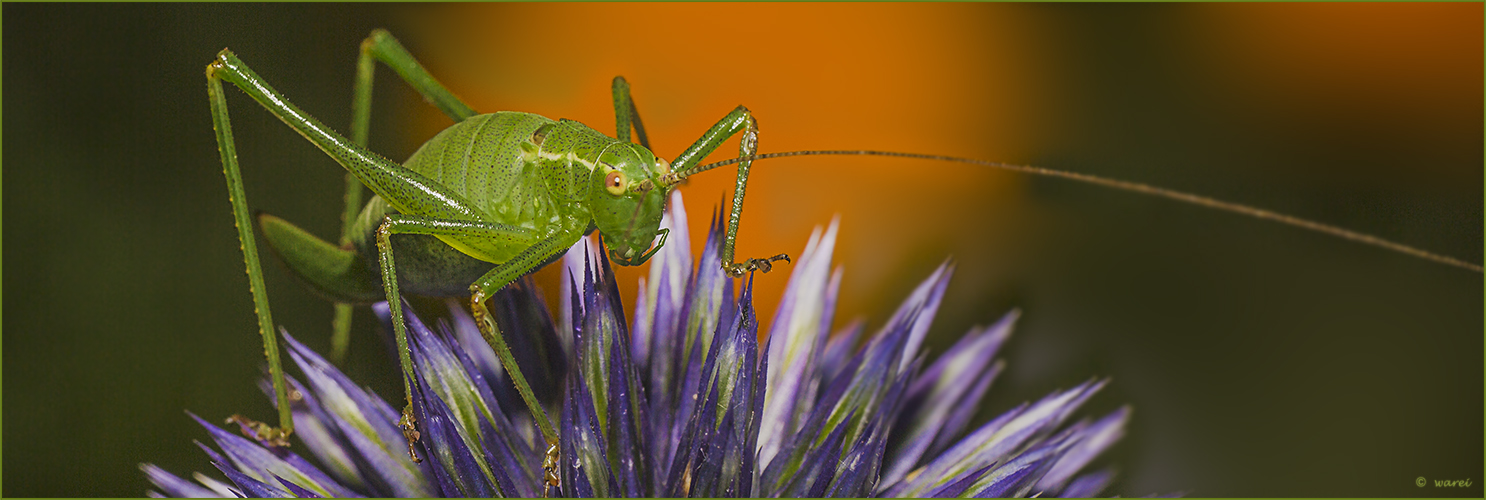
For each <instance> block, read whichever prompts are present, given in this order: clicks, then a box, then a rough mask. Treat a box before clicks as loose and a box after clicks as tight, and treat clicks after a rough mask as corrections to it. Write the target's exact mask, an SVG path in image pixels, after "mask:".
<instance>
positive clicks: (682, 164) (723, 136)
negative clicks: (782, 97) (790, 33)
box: [614, 93, 790, 278]
mask: <svg viewBox="0 0 1486 500" xmlns="http://www.w3.org/2000/svg"><path fill="white" fill-rule="evenodd" d="M627 94H628V93H626V96H625V97H628V95H627ZM631 106H633V105H631ZM614 107H615V109H619V107H620V106H619V105H618V104H616V105H615V106H614ZM739 132H742V133H743V135H742V137H740V138H739V141H738V156H739V157H740V158H749V159H747V160H743V161H740V162H738V183H737V185H736V186H735V187H734V189H733V208H732V211H731V213H730V214H729V215H728V229H727V234H726V236H725V237H724V239H723V242H722V256H721V257H722V269H723V270H724V271H726V272H727V273H728V276H732V277H734V278H737V277H740V276H743V275H744V274H747V273H748V272H749V271H754V270H759V271H763V272H766V273H767V272H769V271H770V270H771V269H773V268H774V266H773V263H774V262H776V261H780V260H782V261H785V262H789V261H790V260H789V255H786V254H779V255H775V256H773V257H768V258H763V259H747V260H744V261H743V262H737V261H736V260H734V259H733V248H734V247H735V246H736V244H737V241H738V221H739V219H741V218H742V216H743V194H744V193H745V192H746V191H747V190H748V170H749V167H751V166H752V165H753V160H752V156H753V154H754V153H755V152H757V151H758V121H757V120H755V119H754V118H753V113H751V112H749V111H748V108H745V107H743V106H738V107H737V108H736V109H733V111H732V112H731V113H728V115H727V116H725V117H723V119H722V120H720V121H718V122H717V124H715V125H713V126H712V128H711V129H708V130H707V133H706V134H703V135H702V138H700V139H697V142H695V143H693V144H692V145H691V147H689V148H686V151H684V152H682V153H681V154H680V155H678V156H677V157H676V161H675V162H673V163H672V168H673V171H672V173H669V174H666V175H664V176H661V184H663V185H667V186H671V185H675V184H676V183H678V182H681V180H682V179H685V178H687V177H688V176H691V175H692V174H695V173H696V172H691V171H688V170H689V169H691V168H692V167H695V166H696V164H697V162H699V161H701V159H702V158H706V157H707V155H708V154H710V153H712V151H713V150H715V149H717V147H718V146H720V145H721V144H722V142H723V141H725V140H727V139H728V138H729V137H732V136H733V135H734V134H737V133H739Z"/></svg>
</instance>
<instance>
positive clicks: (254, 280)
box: [206, 66, 294, 446]
mask: <svg viewBox="0 0 1486 500" xmlns="http://www.w3.org/2000/svg"><path fill="white" fill-rule="evenodd" d="M206 73H207V83H206V93H207V97H208V98H209V99H210V100H211V108H212V128H214V129H216V132H217V151H218V153H220V154H221V156H222V171H223V174H224V175H226V177H227V194H228V200H229V201H230V202H231V203H232V216H233V223H234V224H235V225H236V226H237V241H238V244H239V245H240V246H241V248H242V251H243V262H244V263H245V264H246V265H247V273H248V290H249V292H251V293H252V295H253V312H254V313H256V314H257V316H258V334H259V335H260V336H262V337H263V354H264V357H266V358H267V359H268V371H269V379H270V380H272V381H273V391H274V396H275V399H274V401H275V404H276V405H277V406H278V408H279V427H277V428H274V427H269V426H267V425H264V424H261V423H257V422H248V423H249V425H250V426H251V427H254V428H255V432H256V433H257V434H258V435H257V436H256V437H257V438H258V440H260V441H263V442H266V443H269V444H272V445H274V446H288V445H289V435H290V434H293V433H294V417H293V413H292V412H291V410H290V408H289V391H288V384H286V383H285V382H284V368H283V366H282V365H281V364H280V361H279V344H278V337H277V336H276V335H274V332H273V326H274V325H273V314H272V313H271V312H270V311H269V309H268V293H267V290H266V289H265V288H264V286H263V268H262V266H261V265H260V264H259V262H258V244H257V242H256V241H255V240H254V238H253V226H252V224H250V223H249V222H248V214H249V212H248V202H247V195H246V194H245V193H244V192H243V184H242V175H241V173H239V169H238V166H237V147H236V145H235V143H234V142H233V140H232V123H231V120H230V119H228V116H227V102H226V100H225V99H223V95H222V82H221V80H218V79H217V77H216V75H215V74H214V73H213V70H212V66H207V72H206ZM233 420H234V421H247V419H245V418H241V417H239V416H237V415H234V416H233ZM253 424H257V425H253Z"/></svg>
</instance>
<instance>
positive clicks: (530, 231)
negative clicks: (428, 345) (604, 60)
mask: <svg viewBox="0 0 1486 500" xmlns="http://www.w3.org/2000/svg"><path fill="white" fill-rule="evenodd" d="M377 61H380V62H382V63H383V64H386V65H387V66H388V67H390V68H392V69H393V70H394V71H395V72H396V73H397V74H398V75H400V76H401V77H402V79H403V80H404V81H406V82H407V83H408V84H409V85H411V86H412V87H413V88H414V89H415V90H417V92H418V93H420V94H421V95H422V96H423V97H424V98H425V99H426V100H428V101H429V102H430V103H432V104H433V105H435V106H436V107H438V108H439V109H440V110H442V111H443V112H444V113H445V114H446V115H448V116H449V117H450V118H452V119H453V120H454V121H455V123H454V125H452V126H450V127H449V128H447V129H445V130H444V131H442V132H440V133H439V134H438V135H437V136H435V137H434V138H433V139H431V140H429V141H428V142H427V143H425V144H424V145H423V146H422V147H421V148H420V149H419V150H418V151H417V152H415V153H414V154H413V155H412V156H411V157H410V158H409V159H408V160H407V161H406V162H404V163H402V164H398V163H396V162H392V161H389V160H387V159H385V158H383V157H381V156H379V155H377V154H376V153H373V152H371V151H369V150H367V149H366V148H365V145H366V137H367V128H368V123H369V116H370V115H369V112H370V102H371V98H370V96H371V82H372V74H373V70H374V67H375V64H376V62H377ZM206 75H207V83H208V85H207V90H208V94H209V97H210V99H211V109H212V118H213V125H214V126H215V128H216V132H217V141H218V147H219V150H220V153H221V158H222V164H223V168H224V170H225V174H226V177H227V184H228V190H229V194H230V196H231V203H232V207H233V212H234V216H235V218H236V219H235V220H236V223H237V229H238V236H239V238H240V242H241V244H242V249H243V254H244V260H245V262H246V266H247V273H248V276H249V282H250V286H251V292H252V295H253V300H254V305H255V307H256V310H257V315H258V322H259V331H260V334H261V335H262V337H263V342H264V350H265V353H266V356H267V358H268V364H269V369H270V376H271V378H272V381H273V386H274V390H275V395H276V398H277V402H278V408H279V418H280V427H277V428H275V427H270V426H268V425H267V424H261V423H256V422H254V423H253V427H254V428H255V429H256V432H257V436H256V437H257V438H258V439H259V440H261V441H264V442H266V443H270V444H273V445H280V446H282V445H287V444H288V441H287V438H288V436H289V435H290V434H291V433H292V432H293V421H292V418H291V416H290V405H289V399H290V394H289V391H288V387H287V385H286V383H285V381H284V374H283V370H282V367H281V364H280V361H279V356H278V347H277V343H276V336H275V335H274V334H273V326H274V325H273V320H272V317H271V315H270V312H269V304H268V300H267V294H266V292H265V290H264V285H263V277H262V271H261V267H260V264H259V261H258V257H257V247H256V243H255V241H254V233H253V229H252V227H251V225H250V224H251V222H250V220H249V217H248V213H249V212H248V208H247V202H246V200H245V198H244V193H243V188H242V181H241V178H240V175H239V171H238V166H237V160H236V154H235V152H234V144H233V139H232V131H231V126H230V123H229V120H228V114H227V107H226V102H225V100H224V95H223V92H222V85H221V82H222V81H227V82H229V83H232V84H233V85H236V86H237V87H238V88H239V89H241V90H242V91H243V92H245V93H247V94H248V95H249V96H251V97H252V98H253V99H254V100H256V101H258V103H259V104H261V105H263V106H264V107H265V108H267V109H268V110H269V112H270V113H272V114H274V115H275V116H277V117H278V118H279V119H281V120H282V121H284V123H286V124H287V125H289V126H290V127H291V128H293V129H295V130H296V131H297V132H299V133H300V134H301V135H302V136H304V137H305V138H306V139H308V140H310V142H312V143H314V144H315V145H316V146H317V147H319V148H320V149H321V150H323V151H324V152H325V153H326V154H328V155H330V156H331V157H332V158H333V159H335V160H336V161H337V162H338V163H340V164H341V165H342V166H343V167H345V168H346V169H347V171H348V172H349V173H348V175H347V186H348V190H347V198H346V212H345V218H344V221H345V222H344V227H343V231H342V234H341V238H340V241H339V242H338V243H330V242H326V241H323V240H320V239H318V238H315V237H314V236H311V235H309V234H308V233H306V232H304V231H302V230H300V229H298V228H297V227H295V226H293V225H291V224H289V223H287V222H285V221H282V220H280V219H277V218H274V217H271V216H260V217H259V218H258V219H259V220H258V222H259V224H260V225H261V227H262V230H263V233H264V235H265V237H266V238H267V239H268V241H269V243H270V246H271V247H272V248H274V249H275V250H276V253H277V254H278V255H280V257H281V258H282V259H283V260H284V261H285V263H286V264H287V265H288V267H289V268H290V269H291V270H292V271H293V272H294V273H295V274H297V275H298V276H299V277H300V278H301V279H302V280H303V281H305V282H306V283H309V284H310V286H312V287H314V288H315V289H316V290H317V291H319V292H320V293H321V294H322V295H325V296H327V297H329V298H331V299H332V300H334V301H336V303H337V306H336V307H337V321H336V324H335V331H336V339H337V340H336V342H335V343H336V345H338V346H342V345H344V337H345V335H346V332H347V331H348V330H349V311H350V309H349V308H350V304H354V303H366V302H373V301H378V300H387V301H388V304H389V308H390V310H391V314H392V323H393V325H394V335H395V338H396V342H397V351H398V357H399V361H400V362H401V365H402V370H403V376H404V396H405V397H407V398H409V399H411V388H410V386H409V385H408V383H409V381H410V380H412V377H413V368H412V361H411V358H410V352H409V350H408V344H407V334H406V331H405V326H404V324H403V319H402V307H401V301H400V299H399V297H400V293H401V291H404V290H405V291H408V292H411V293H415V294H422V295H438V296H463V295H466V294H468V295H469V296H470V309H471V312H472V313H473V316H474V318H475V320H476V323H477V324H478V325H479V328H480V332H481V333H482V334H483V335H484V337H485V339H486V341H487V342H489V343H490V344H491V346H492V348H493V349H494V350H495V352H496V353H497V355H498V356H499V357H500V359H501V363H502V364H503V365H504V366H505V367H506V369H507V370H508V371H509V374H510V376H511V379H512V382H513V383H514V384H515V386H516V388H517V390H518V392H519V393H520V394H521V397H522V399H523V400H524V401H525V403H526V405H527V406H528V408H529V409H530V410H531V413H532V416H533V419H534V420H535V421H536V423H537V426H538V427H539V428H540V430H541V433H542V434H543V436H544V437H545V438H546V439H547V440H548V442H549V443H556V442H557V433H556V430H555V429H554V428H553V427H552V424H551V421H550V420H549V419H548V418H547V416H546V413H545V412H544V411H543V409H542V407H541V405H540V404H539V403H538V402H537V400H536V398H535V397H534V395H533V394H532V392H531V389H530V388H529V386H528V384H527V383H526V381H525V379H524V377H523V376H522V374H521V371H520V369H519V367H518V366H517V365H516V363H515V361H514V358H513V356H512V355H511V353H510V350H509V349H508V348H507V347H506V345H505V342H504V340H503V337H502V334H501V332H500V331H499V328H498V327H497V325H496V322H495V320H494V318H492V316H491V314H490V312H489V310H488V309H487V308H486V306H485V299H486V298H488V297H490V296H491V295H492V294H494V293H495V292H496V291H498V290H500V289H501V288H503V287H505V286H506V285H508V284H510V283H511V282H513V281H515V280H516V279H518V278H520V277H521V276H523V275H526V274H528V273H531V272H533V271H535V270H537V269H539V268H541V267H542V266H544V265H546V264H547V263H549V262H552V261H553V260H555V259H556V258H558V257H559V256H561V255H562V253H563V252H564V251H565V250H566V249H567V248H569V247H570V246H571V245H572V244H573V243H575V242H577V241H578V240H579V239H580V238H582V237H584V236H585V235H588V234H590V233H592V232H593V231H595V230H597V231H598V232H599V233H600V235H601V237H602V238H603V240H604V242H605V244H606V246H607V247H608V249H609V252H610V256H611V258H612V260H613V261H614V262H617V263H619V264H621V265H629V266H633V265H640V264H643V263H644V262H645V261H647V260H648V259H649V258H650V256H651V255H653V254H654V253H655V252H656V251H657V250H658V249H659V248H660V247H661V246H662V245H664V244H665V236H666V230H664V229H661V228H660V227H659V224H660V219H661V213H662V211H663V209H664V204H665V200H666V199H667V194H668V192H669V191H670V190H671V189H674V188H675V187H676V186H677V185H678V184H679V183H680V182H681V181H682V180H684V179H686V178H687V177H689V176H691V175H695V174H697V173H700V172H703V171H706V170H710V169H713V168H717V167H721V166H726V165H731V164H737V183H736V189H735V192H734V198H733V203H732V206H731V211H730V214H729V218H728V223H727V227H726V236H725V239H724V240H723V247H722V254H721V257H722V262H723V264H722V265H723V267H724V269H725V270H726V271H727V273H728V274H729V275H731V276H734V277H738V276H742V275H744V274H746V273H748V272H751V271H754V270H761V271H765V272H767V271H769V270H770V268H771V267H772V263H773V262H775V261H779V260H786V261H787V260H788V257H787V256H785V255H782V254H781V255H775V256H772V257H768V258H763V259H743V260H742V261H735V259H734V255H733V251H734V248H735V243H736V238H737V231H738V224H739V219H740V217H741V214H742V206H743V198H744V193H745V191H746V187H747V181H748V173H749V167H750V166H751V163H752V162H753V161H755V160H759V159H766V158H770V157H777V156H798V155H877V156H896V157H905V158H917V159H928V160H937V161H953V162H961V163H972V164H978V165H984V166H991V167H996V168H1004V169H1010V170H1014V171H1019V172H1023V173H1030V174H1036V175H1045V176H1054V177H1062V178H1066V179H1071V180H1077V181H1081V182H1088V183H1094V184H1099V185H1103V186H1106V187H1112V188H1116V189H1122V190H1127V191H1134V192H1139V193H1144V194H1150V195H1156V196H1161V197H1166V198H1172V199H1175V200H1178V201H1183V202H1187V203H1191V204H1196V205H1202V206H1206V207H1209V208H1216V209H1220V210H1225V211H1230V212H1235V213H1240V214H1243V215H1248V216H1251V217H1257V218H1262V219H1269V220H1273V221H1277V222H1281V223H1285V224H1290V225H1295V226H1299V227H1302V228H1305V229H1310V230H1313V231H1318V232H1323V233H1327V234H1331V235H1334V236H1338V237H1342V238H1346V239H1350V240H1354V241H1358V242H1361V243H1366V244H1369V245H1374V246H1379V247H1382V248H1386V249H1389V250H1393V251H1396V252H1401V253H1405V254H1409V255H1412V256H1415V257H1419V258H1424V259H1427V260H1432V261H1435V262H1439V263H1444V264H1449V265H1452V266H1456V267H1461V268H1464V269H1468V270H1471V271H1475V272H1480V271H1481V267H1480V266H1479V265H1477V264H1473V263H1469V262H1464V261H1461V260H1457V259H1454V258H1450V257H1446V256H1441V255H1436V254H1432V253H1429V252H1426V251H1423V250H1419V249H1415V248H1412V247H1408V246H1404V245H1401V244H1398V243H1393V242H1389V241H1386V240H1382V239H1379V238H1376V237H1372V236H1368V235H1364V234H1360V233H1356V232H1352V231H1349V230H1345V229H1341V228H1338V227H1334V226H1328V225H1323V224H1319V223H1315V222H1311V221H1307V220H1303V219H1298V218H1294V217H1289V216H1285V215H1282V214H1277V213H1274V212H1270V211H1266V210H1263V209H1258V208H1254V207H1249V206H1244V205H1239V204H1235V203H1229V202H1223V201H1219V200H1214V199H1211V198H1206V197H1201V196H1196V195H1191V194H1186V193H1180V192H1176V191H1171V190H1166V189H1162V188H1157V187H1152V186H1147V185H1144V184H1137V183H1132V182H1126V181H1119V180H1113V179H1106V178H1101V177H1094V176H1090V175H1085V174H1078V173H1071V172H1064V171H1057V170H1050V169H1044V168H1039V167H1029V166H1018V165H1006V164H1000V163H993V162H985V161H980V160H970V159H964V158H953V157H945V156H936V155H921V154H910V153H894V152H883V151H864V150H854V151H797V152H786V153H770V154H757V149H758V125H757V122H756V120H755V119H754V117H753V115H752V114H751V113H750V112H749V110H748V109H747V108H744V107H742V106H739V107H738V108H736V109H734V110H733V111H732V112H730V113H728V114H727V115H726V116H725V117H723V118H722V119H721V120H719V121H718V122H717V123H716V124H715V125H713V126H712V128H711V129H709V130H707V131H706V133H705V134H703V135H702V137H701V138H700V139H698V140H697V141H696V142H695V143H694V144H692V145H691V146H690V147H688V148H687V149H686V150H685V151H683V152H681V153H680V154H679V155H677V156H676V157H675V158H674V159H673V160H672V161H671V162H667V161H666V160H664V159H661V158H660V157H658V156H656V155H655V154H654V153H652V152H651V151H650V147H649V144H648V140H647V138H646V135H645V129H644V126H643V124H642V123H641V121H640V117H639V114H638V110H637V108H636V106H635V103H634V101H633V99H632V98H631V97H630V91H629V86H628V84H627V83H626V82H625V81H624V79H623V78H620V77H616V78H615V79H614V82H613V87H612V90H613V101H614V109H615V115H616V125H617V130H616V132H617V134H616V136H615V137H613V138H611V137H608V136H605V135H603V134H601V133H599V132H597V131H595V130H593V129H591V128H588V127H587V126H585V125H582V124H579V123H577V122H573V121H569V120H557V121H554V120H550V119H548V118H544V117H541V116H538V115H533V114H527V113H515V112H499V113H493V114H476V113H475V112H474V110H472V109H470V107H469V106H467V105H465V104H464V103H463V102H461V101H460V100H459V99H458V98H456V97H455V96H454V95H453V94H452V93H451V92H450V91H448V90H447V89H445V88H444V87H443V86H442V85H441V84H439V83H438V82H437V81H436V80H435V79H434V78H433V77H432V76H431V75H429V74H428V73H427V71H425V70H424V69H423V67H422V66H421V65H420V64H419V63H418V62H417V61H416V60H415V59H414V58H413V57H412V56H411V55H410V54H409V53H408V52H407V51H406V50H405V49H403V47H402V46H401V45H400V44H399V43H398V42H397V41H396V40H395V39H394V38H393V37H392V36H391V35H389V34H388V33H387V32H385V31H382V30H376V31H373V32H372V34H371V35H370V36H369V37H368V38H367V39H366V40H365V41H364V42H363V43H362V45H361V55H360V59H359V61H358V72H357V78H356V83H355V98H354V101H353V119H352V126H351V137H352V138H351V139H348V138H346V137H343V136H341V135H339V134H337V133H336V132H334V131H332V130H331V129H329V128H328V127H326V126H324V125H323V124H321V123H320V122H319V121H317V120H316V119H314V118H313V117H311V116H309V115H308V114H306V113H304V112H303V111H301V110H300V109H299V108H297V107H295V106H294V105H293V104H291V103H289V101H287V100H286V99H284V98H283V97H282V96H281V95H280V94H278V93H277V92H276V91H275V90H273V88H272V87H271V86H269V85H268V84H267V83H266V82H265V81H264V80H263V79H261V78H259V77H258V75H256V74H255V73H254V72H253V71H252V70H251V69H249V68H248V67H247V66H246V65H244V64H243V63H242V62H241V61H240V60H238V58H237V57H236V56H235V55H234V54H232V53H231V52H230V51H227V50H223V51H222V52H221V53H220V54H218V56H217V58H216V59H214V60H213V61H212V62H211V63H210V64H209V65H208V66H207V68H206ZM631 130H633V131H634V136H635V139H636V140H637V141H638V144H634V143H632V141H631ZM735 135H736V136H740V141H739V142H740V146H739V156H738V157H737V158H735V159H732V160H727V161H723V162H717V163H713V164H708V165H698V163H699V162H700V161H701V160H702V159H703V158H705V157H707V155H708V154H710V153H712V152H713V151H714V150H715V149H716V148H718V147H719V146H720V145H721V144H722V143H723V142H725V141H727V140H728V139H730V138H731V137H733V136H735ZM363 184H364V185H365V186H367V187H368V188H370V189H371V191H372V192H373V193H375V194H376V196H375V197H373V198H372V199H371V200H369V201H367V202H366V203H365V204H363V203H362V201H361V199H360V193H361V185H363ZM393 236H396V238H394V237H393ZM657 237H659V240H657V239H656V238H657ZM386 276H396V277H397V279H383V278H384V277H386ZM235 418H236V417H235ZM402 419H403V420H402V425H403V430H404V434H405V436H406V437H407V438H408V447H409V452H410V453H413V444H414V443H415V442H416V440H417V439H418V431H417V426H416V422H415V421H414V418H413V413H412V410H411V404H409V406H407V407H405V409H404V410H403V417H402ZM242 420H243V421H247V420H246V419H242ZM556 449H557V448H556V447H555V446H550V447H549V451H548V460H547V461H546V462H547V464H549V465H548V466H547V467H550V466H555V465H551V464H555V463H556V456H555V453H556V451H555V450H556ZM415 458H416V455H415ZM548 472H549V474H548V478H549V481H551V480H553V478H555V476H553V475H551V474H550V472H551V470H549V471H548Z"/></svg>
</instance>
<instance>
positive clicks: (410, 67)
mask: <svg viewBox="0 0 1486 500" xmlns="http://www.w3.org/2000/svg"><path fill="white" fill-rule="evenodd" d="M377 61H382V64H386V65H387V66H388V67H390V68H392V70H393V71H394V72H396V73H397V74H398V76H400V77H402V79H403V81H405V82H407V83H408V85H410V86H412V87H413V89H414V90H416V91H418V93H419V94H420V95H422V96H423V98H424V99H426V100H428V102H431V103H434V105H435V106H437V107H438V108H439V109H440V110H442V111H443V112H444V114H447V115H449V118H452V119H454V121H456V122H457V121H463V120H464V119H465V118H469V117H471V116H474V115H475V111H474V110H473V109H470V107H469V106H468V105H466V104H465V103H464V102H463V101H460V100H459V98H458V97H455V96H454V94H453V93H452V92H449V90H448V89H446V88H444V86H443V85H442V84H440V83H439V82H438V80H435V79H434V78H433V76H432V75H429V74H428V71H427V70H425V69H423V65H422V64H419V63H418V60H417V59H415V58H413V56H412V54H409V53H408V51H407V49H404V48H403V46H402V44H401V43H398V41H397V39H396V38H393V37H392V34H391V33H388V32H387V31H386V30H383V29H376V30H373V31H372V32H371V34H370V35H368V36H367V37H366V39H365V40H362V41H361V55H360V56H359V57H358V58H357V60H356V84H355V92H354V97H353V98H352V102H351V142H354V143H355V144H356V145H357V146H361V147H366V144H367V136H368V134H369V131H370V128H371V96H372V82H373V75H374V74H375V72H376V68H377ZM362 194H363V193H362V191H361V181H358V180H356V175H355V174H352V173H350V172H346V196H345V209H344V210H343V211H342V213H341V239H340V245H341V246H343V247H344V246H347V245H350V243H351V238H352V237H353V236H355V235H353V234H351V232H352V226H353V224H352V222H353V221H355V220H356V216H357V214H359V213H360V212H361V205H362V203H363V202H362ZM351 309H352V305H351V304H347V303H339V302H338V303H336V304H335V320H334V321H333V322H332V325H331V326H332V328H333V330H334V333H333V334H332V335H331V359H332V360H334V361H335V362H336V363H337V364H340V363H342V362H343V361H345V358H346V349H347V347H348V346H349V345H350V341H351Z"/></svg>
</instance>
